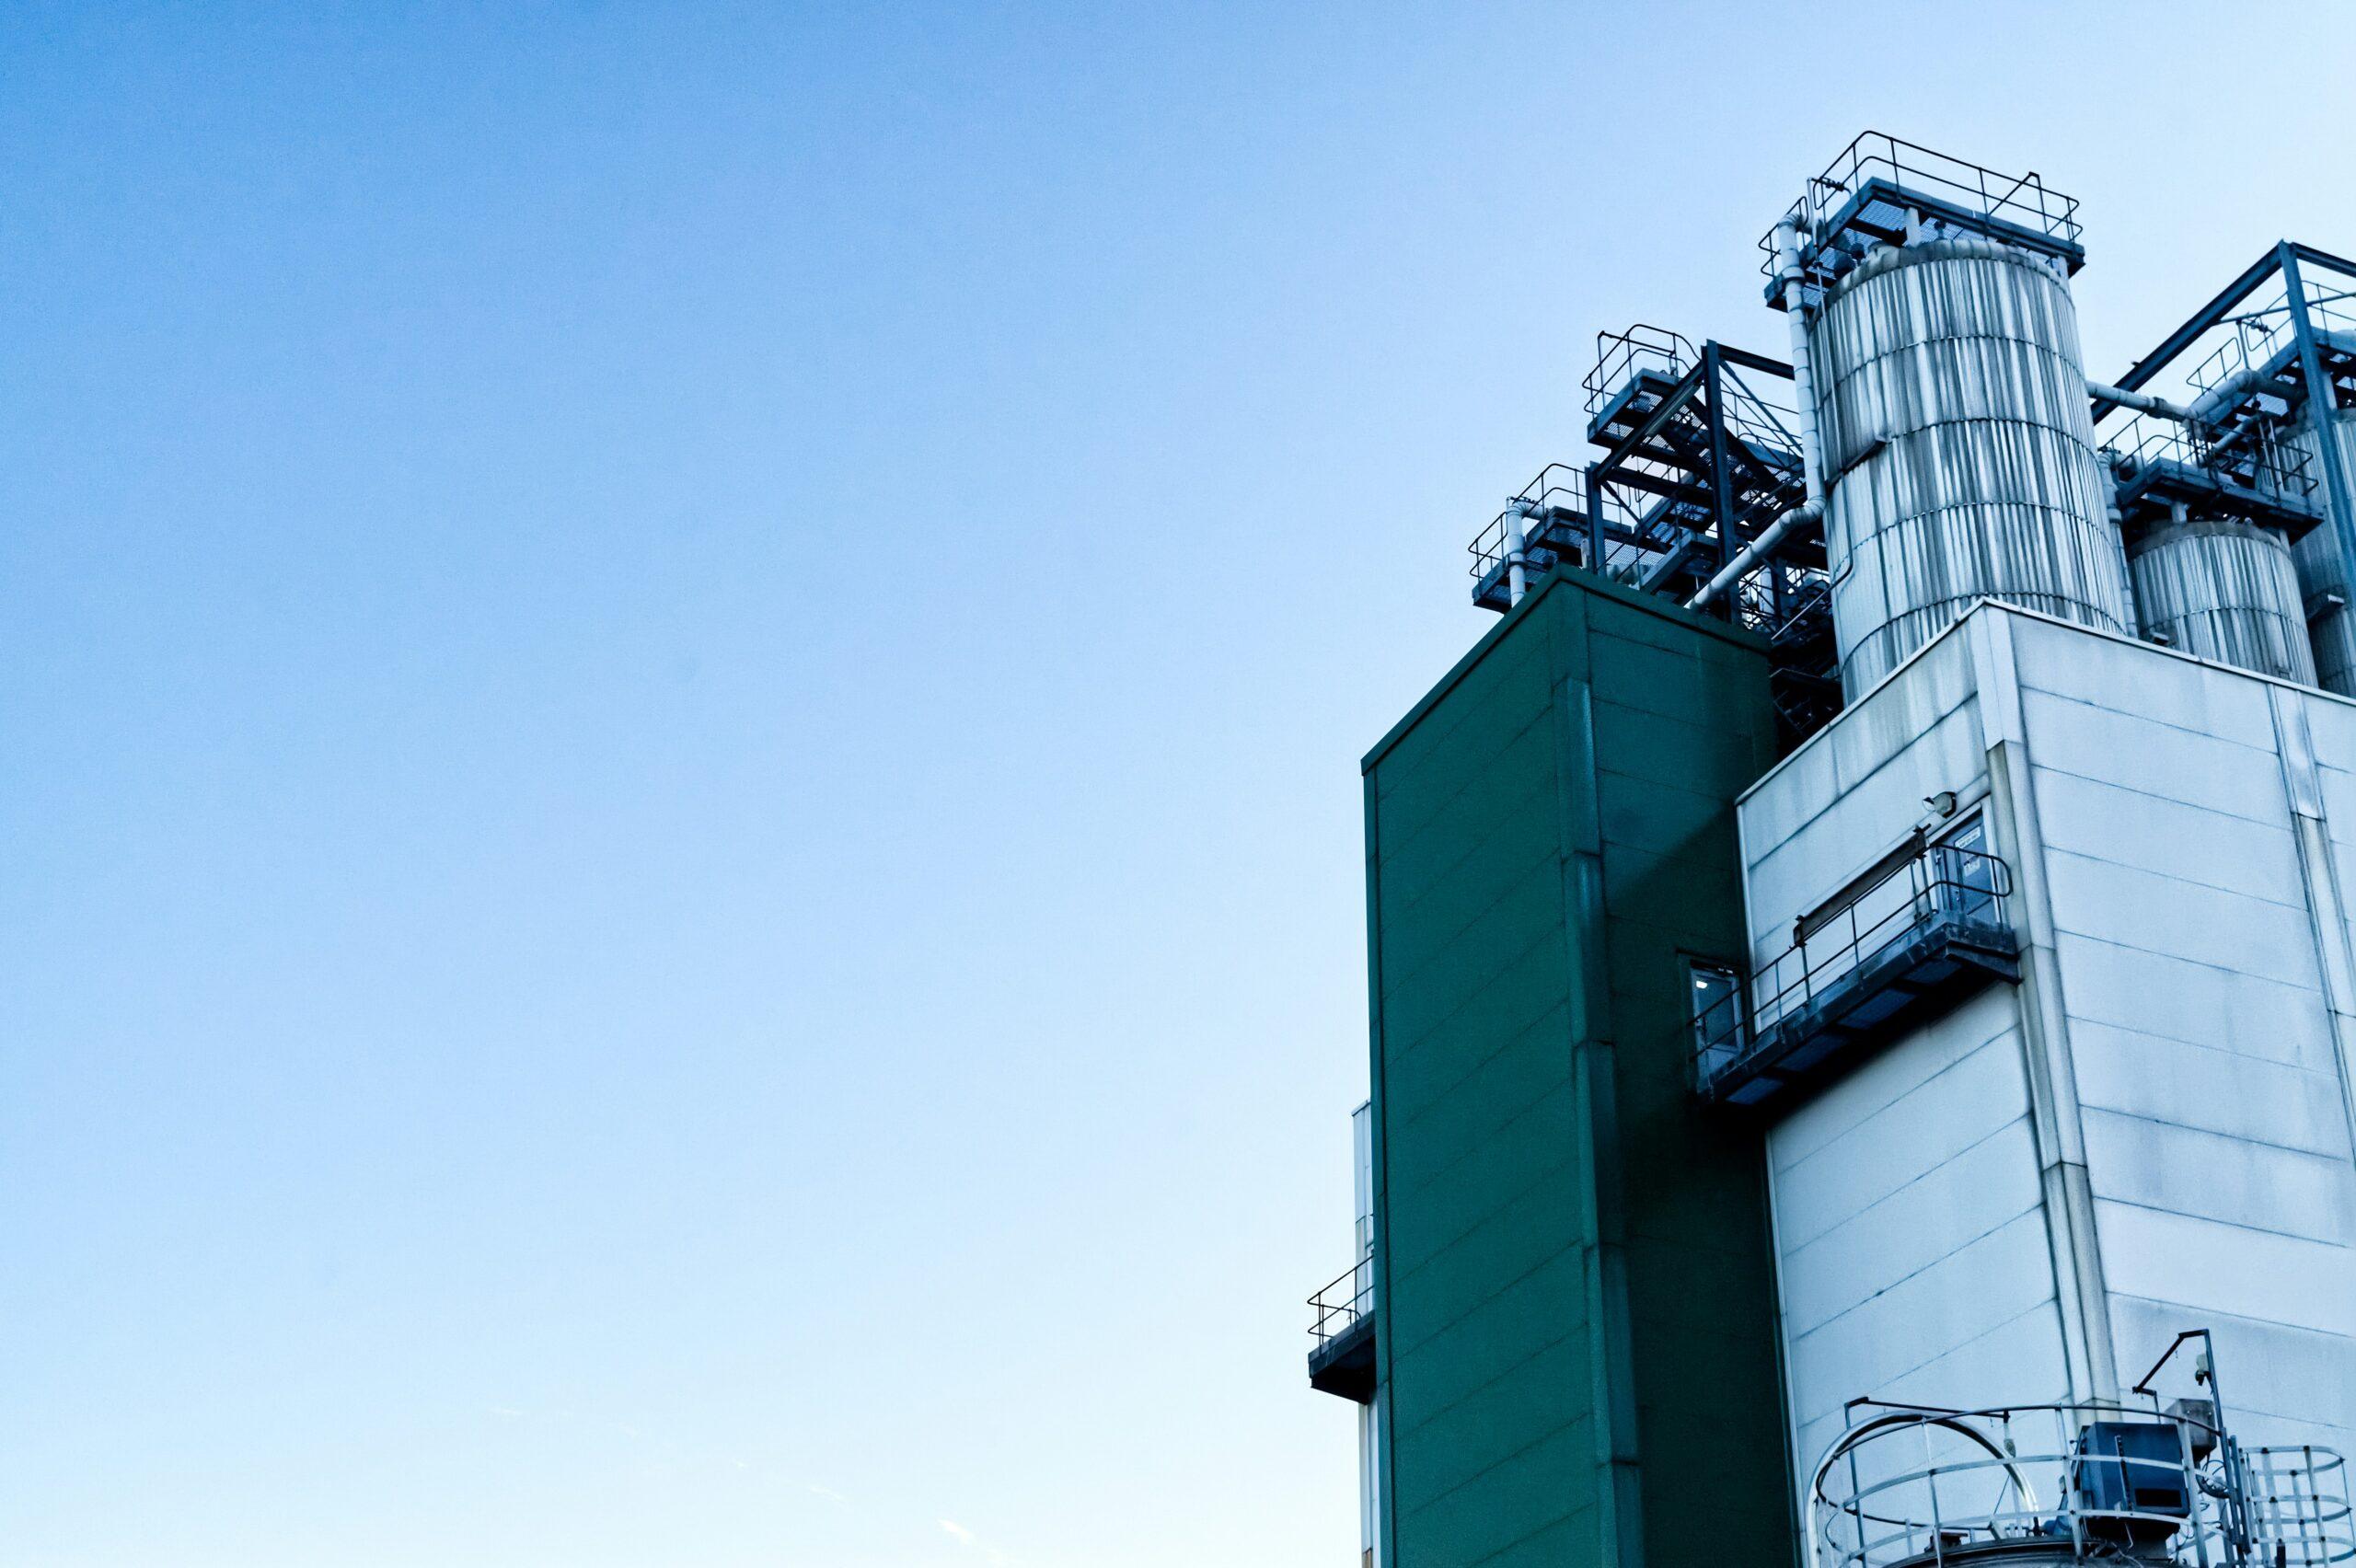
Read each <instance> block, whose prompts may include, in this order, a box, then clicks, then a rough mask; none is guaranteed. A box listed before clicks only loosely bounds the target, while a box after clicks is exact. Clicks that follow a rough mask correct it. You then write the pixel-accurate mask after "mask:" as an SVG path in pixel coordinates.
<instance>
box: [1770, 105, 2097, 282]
mask: <svg viewBox="0 0 2356 1568" xmlns="http://www.w3.org/2000/svg"><path fill="white" fill-rule="evenodd" d="M1877 170H1886V171H1887V172H1888V177H1889V180H1890V183H1891V184H1893V185H1896V186H1898V187H1899V188H1900V189H1901V190H1914V191H1917V192H1919V193H1920V194H1922V195H1924V196H1928V197H1933V198H1935V199H1937V200H1939V201H1942V202H1952V203H1953V204H1954V205H1956V206H1958V207H1961V208H1963V209H1964V210H1965V211H1967V212H1969V213H1973V214H1974V215H1976V216H1978V217H1981V218H1985V219H1988V220H1990V221H1992V222H1996V223H2004V224H2011V225H2015V226H2017V227H2019V228H2022V229H2033V230H2035V231H2036V232H2038V233H2039V234H2042V235H2043V236H2046V237H2047V238H2048V239H2055V240H2060V241H2061V242H2062V243H2064V244H2068V245H2075V244H2076V243H2077V242H2078V237H2079V236H2080V235H2081V234H2083V233H2084V232H2085V231H2084V229H2083V227H2082V226H2081V225H2080V224H2079V223H2078V216H2077V214H2078V202H2077V199H2076V198H2075V197H2072V196H2065V195H2063V194H2061V192H2060V191H2058V190H2052V189H2051V188H2050V187H2049V186H2047V185H2046V183H2045V181H2044V179H2043V178H2042V177H2041V176H2039V175H2038V173H2037V172H2036V171H2035V170H2034V169H2032V170H2030V171H2029V172H2028V173H2027V174H2024V175H2020V176H2017V177H2015V176H2011V175H2004V174H1999V173H1997V172H1996V171H1995V170H1994V169H1991V168H1986V167H1981V165H1979V164H1975V163H1971V162H1969V161H1967V160H1965V159H1963V158H1958V157H1953V156H1949V155H1947V154H1946V153H1941V152H1936V151H1934V150H1933V149H1932V148H1929V147H1925V146H1921V145H1919V144H1915V143H1912V142H1908V141H1903V140H1901V139H1900V138H1899V137H1896V136H1892V135H1889V134H1888V133H1884V132H1880V131H1868V132H1866V133H1864V134H1863V135H1861V136H1859V137H1858V138H1857V139H1856V140H1855V141H1854V142H1851V143H1850V144H1848V145H1847V146H1846V147H1843V148H1842V149H1841V152H1840V153H1839V155H1838V156H1835V157H1834V158H1833V160H1832V161H1831V163H1830V164H1828V165H1827V166H1826V167H1825V170H1824V172H1823V173H1822V174H1819V175H1815V176H1813V177H1811V178H1810V179H1809V180H1808V182H1807V192H1806V194H1804V195H1803V196H1801V198H1800V199H1799V200H1798V201H1797V202H1794V203H1793V205H1792V208H1791V213H1790V215H1791V216H1793V217H1796V218H1797V219H1799V220H1800V222H1801V223H1802V224H1803V225H1805V226H1806V227H1807V228H1808V229H1809V230H1810V231H1811V232H1817V231H1819V230H1820V227H1821V225H1823V223H1824V222H1825V220H1826V219H1827V218H1829V217H1831V215H1832V213H1834V211H1835V210H1836V209H1837V208H1838V207H1839V206H1840V204H1841V203H1842V202H1844V201H1846V200H1847V199H1848V198H1849V197H1850V196H1851V195H1852V194H1853V193H1854V192H1855V191H1856V190H1858V189H1859V188H1861V187H1862V186H1864V185H1865V183H1866V182H1867V181H1868V180H1870V179H1873V178H1874V177H1875V174H1876V171H1877ZM1820 237H1822V236H1821V234H1820V233H1819V238H1820ZM1759 245H1760V248H1761V250H1763V251H1765V252H1766V253H1767V258H1766V260H1765V261H1764V262H1763V263H1762V264H1761V269H1760V270H1761V272H1762V273H1764V274H1765V275H1766V276H1768V277H1771V278H1772V277H1773V276H1774V269H1775V259H1774V240H1773V235H1772V234H1770V235H1769V236H1766V237H1763V238H1761V240H1760V242H1759Z"/></svg>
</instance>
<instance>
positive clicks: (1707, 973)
mask: <svg viewBox="0 0 2356 1568" xmlns="http://www.w3.org/2000/svg"><path fill="white" fill-rule="evenodd" d="M1685 994H1686V1000H1687V1005H1688V1008H1689V1009H1690V1010H1691V1011H1692V1017H1693V1067H1694V1071H1695V1072H1696V1073H1697V1074H1698V1075H1699V1076H1700V1078H1701V1081H1702V1082H1703V1083H1707V1082H1709V1081H1710V1079H1711V1078H1715V1077H1716V1076H1717V1074H1718V1073H1719V1072H1721V1071H1723V1070H1724V1069H1725V1068H1726V1067H1727V1066H1731V1065H1732V1064H1733V1063H1734V1061H1735V1059H1736V1058H1737V1057H1738V1056H1740V1055H1742V1044H1743V1016H1742V1010H1743V1009H1742V976H1741V975H1740V974H1738V973H1737V972H1736V970H1735V969H1734V967H1733V966H1732V965H1730V964H1726V963H1717V962H1716V961H1715V960H1712V959H1706V958H1689V959H1687V960H1686V961H1685Z"/></svg>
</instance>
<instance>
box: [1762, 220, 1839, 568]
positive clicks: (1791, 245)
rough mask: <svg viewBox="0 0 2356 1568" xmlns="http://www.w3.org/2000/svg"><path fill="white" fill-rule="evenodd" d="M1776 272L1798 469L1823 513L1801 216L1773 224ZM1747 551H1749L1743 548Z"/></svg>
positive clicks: (1810, 497) (1809, 497)
mask: <svg viewBox="0 0 2356 1568" xmlns="http://www.w3.org/2000/svg"><path fill="white" fill-rule="evenodd" d="M1775 276H1776V278H1777V279H1778V281H1780V282H1782V283H1783V285H1784V320H1785V321H1786V322H1787V323H1788V324H1789V325H1790V327H1791V329H1792V397H1793V399H1794V400H1795V401H1796V402H1797V403H1798V404H1799V421H1800V431H1799V435H1800V469H1801V472H1802V476H1803V477H1804V478H1806V480H1807V500H1808V504H1810V505H1812V506H1814V507H1815V508H1816V509H1817V514H1818V515H1819V516H1821V515H1823V513H1824V451H1823V448H1822V446H1821V445H1820V444H1819V438H1818V436H1817V433H1816V374H1815V370H1814V367H1813V366H1812V365H1811V364H1810V363H1809V359H1808V348H1807V285H1806V282H1804V279H1805V274H1804V273H1803V272H1802V271H1801V269H1800V220H1799V215H1798V214H1797V213H1787V214H1785V216H1784V221H1783V222H1782V223H1780V224H1777V225H1775ZM1744 553H1745V554H1748V553H1749V552H1748V551H1745V552H1744Z"/></svg>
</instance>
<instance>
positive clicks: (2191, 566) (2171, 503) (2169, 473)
mask: <svg viewBox="0 0 2356 1568" xmlns="http://www.w3.org/2000/svg"><path fill="white" fill-rule="evenodd" d="M2104 455H2106V456H2108V458H2109V459H2110V463H2111V469H2112V472H2113V474H2114V476H2115V477H2116V478H2117V482H2118V493H2117V501H2116V505H2117V509H2118V514H2119V526H2120V529H2121V530H2122V532H2123V533H2124V535H2125V536H2126V542H2127V566H2128V576H2129V579H2130V581H2131V583H2132V585H2133V588H2134V598H2135V610H2136V615H2137V617H2138V618H2139V619H2140V620H2141V622H2142V631H2143V635H2144V636H2145V637H2146V638H2148V639H2150V640H2153V641H2154V642H2158V643H2162V644H2164V645H2165V646H2167V647H2170V648H2176V649H2180V650H2182V651H2185V652H2187V653H2193V654H2197V655H2199V656H2200V657H2201V658H2204V659H2213V660H2215V661H2217V662H2219V663H2226V664H2234V665H2237V666H2239V667H2240V668H2242V669H2246V670H2256V671H2258V673H2259V674H2269V675H2277V676H2280V677H2281V678H2282V679H2284V680H2292V681H2297V682H2299V683H2300V684H2301V685H2303V686H2313V685H2315V684H2316V668H2315V657H2314V654H2313V652H2312V651H2311V650H2310V648H2309V646H2308V641H2307V627H2306V615H2305V611H2304V606H2303V602H2302V596H2301V594H2300V589H2299V578H2298V571H2297V569H2296V567H2295V566H2294V565H2293V563H2292V553H2291V552H2292V541H2293V540H2300V541H2302V543H2304V540H2306V539H2308V538H2312V537H2314V536H2316V533H2317V532H2318V530H2317V526H2316V525H2317V524H2318V523H2319V522H2320V521H2321V519H2320V518H2319V516H2318V515H2317V513H2316V511H2315V510H2314V508H2313V506H2312V504H2311V497H2312V495H2313V492H2314V490H2315V480H2314V478H2312V473H2311V470H2312V465H2311V464H2310V462H2309V460H2308V457H2307V455H2306V454H2305V453H2304V452H2303V451H2300V450H2299V449H2297V448H2296V447H2295V446H2292V445H2288V444H2281V443H2277V442H2276V441H2274V440H2273V439H2272V437H2271V435H2270V433H2269V432H2267V431H2265V430H2264V429H2262V428H2261V429H2259V430H2257V431H2254V432H2247V436H2246V438H2244V439H2236V440H2235V442H2233V443H2232V444H2229V445H2220V444H2217V442H2216V441H2215V440H2214V439H2213V438H2212V435H2211V433H2210V432H2208V431H2207V430H2206V428H2205V427H2203V426H2201V425H2200V424H2199V423H2197V422H2185V423H2178V422H2173V421H2167V420H2146V419H2142V418H2138V419H2136V420H2134V421H2130V422H2129V424H2128V425H2127V426H2126V427H2125V429H2124V430H2122V431H2120V432H2118V433H2117V434H2115V435H2114V436H2112V437H2111V438H2110V440H2109V441H2108V443H2107V444H2106V445H2105V447H2104ZM2323 536H2324V537H2325V538H2326V539H2328V537H2329V535H2328V533H2327V532H2325V533H2324V535H2323Z"/></svg>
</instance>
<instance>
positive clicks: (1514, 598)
mask: <svg viewBox="0 0 2356 1568" xmlns="http://www.w3.org/2000/svg"><path fill="white" fill-rule="evenodd" d="M1530 510H1531V509H1530V502H1526V501H1517V502H1514V503H1513V504H1512V505H1511V506H1508V507H1507V508H1506V607H1507V609H1511V608H1512V607H1513V606H1514V605H1519V604H1520V603H1521V596H1522V595H1523V594H1526V593H1528V592H1529V591H1530V572H1529V570H1528V561H1529V557H1528V553H1527V552H1528V549H1529V540H1528V538H1527V537H1526V536H1524V535H1523V533H1522V527H1521V525H1522V522H1523V520H1524V519H1525V518H1527V517H1528V516H1529V515H1530Z"/></svg>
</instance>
